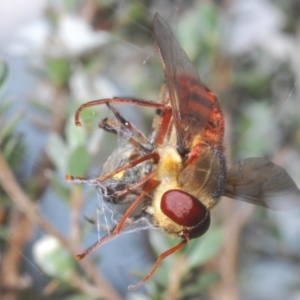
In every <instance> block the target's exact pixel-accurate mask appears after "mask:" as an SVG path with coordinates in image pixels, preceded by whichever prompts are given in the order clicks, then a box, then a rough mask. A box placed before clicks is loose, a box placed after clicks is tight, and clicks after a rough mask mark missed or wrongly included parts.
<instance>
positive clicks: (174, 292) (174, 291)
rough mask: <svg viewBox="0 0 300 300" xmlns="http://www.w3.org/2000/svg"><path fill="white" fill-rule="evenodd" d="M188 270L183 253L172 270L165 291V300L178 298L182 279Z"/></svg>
mask: <svg viewBox="0 0 300 300" xmlns="http://www.w3.org/2000/svg"><path fill="white" fill-rule="evenodd" d="M185 272H186V259H185V257H184V256H183V255H180V256H178V258H177V259H176V261H175V264H174V267H173V268H171V270H170V272H169V273H170V279H169V284H168V286H167V290H166V292H165V297H164V299H165V300H176V299H179V298H180V297H181V295H180V281H181V279H182V277H183V275H184V273H185Z"/></svg>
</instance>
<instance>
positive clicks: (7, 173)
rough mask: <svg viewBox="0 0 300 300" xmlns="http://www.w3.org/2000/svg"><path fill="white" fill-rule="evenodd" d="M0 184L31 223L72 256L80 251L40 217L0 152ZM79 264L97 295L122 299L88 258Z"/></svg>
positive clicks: (113, 299) (104, 297) (115, 299)
mask: <svg viewBox="0 0 300 300" xmlns="http://www.w3.org/2000/svg"><path fill="white" fill-rule="evenodd" d="M0 184H1V185H2V187H3V189H4V190H5V192H6V193H7V194H8V195H9V196H10V198H11V200H12V201H13V202H14V203H15V204H16V206H17V207H19V209H20V210H22V211H23V212H24V214H25V215H26V216H27V217H28V219H29V220H30V221H31V222H32V223H33V224H37V225H38V226H39V227H41V228H42V229H43V230H44V231H46V232H47V233H49V234H51V235H53V236H54V237H56V238H57V239H58V240H59V241H60V242H61V243H62V244H63V245H64V246H65V247H66V248H67V249H68V250H69V251H70V252H71V253H72V254H73V255H74V256H76V255H77V254H78V253H80V252H81V249H79V247H77V246H75V245H73V244H71V243H70V242H69V241H68V240H67V239H66V238H65V237H64V236H63V235H62V234H61V233H60V232H59V231H58V230H57V229H56V228H55V227H53V226H52V225H51V224H50V223H48V222H47V221H46V220H45V219H44V218H43V217H42V215H41V214H40V212H39V210H38V207H37V206H36V205H35V204H34V203H33V202H32V201H30V199H29V198H28V196H27V195H26V193H25V192H24V191H23V190H22V189H21V187H20V186H19V184H18V183H17V181H16V179H15V177H14V175H13V173H12V171H11V170H10V168H9V166H8V165H7V163H6V161H5V158H4V157H3V155H2V153H1V152H0ZM80 265H81V267H82V268H83V269H84V271H85V272H86V274H87V275H88V276H89V277H90V278H91V279H92V280H93V282H94V283H95V285H96V287H97V289H98V292H99V297H101V298H103V299H108V300H110V299H111V300H121V299H122V298H121V296H120V295H119V294H118V293H117V292H116V291H115V290H114V289H113V288H112V287H111V285H110V284H109V283H108V282H107V281H106V280H105V279H104V278H103V277H102V276H101V275H100V274H99V273H98V272H97V270H96V269H95V267H94V265H93V264H91V263H90V262H89V261H88V260H83V261H82V262H81V264H80ZM82 280H84V279H82ZM87 285H88V283H87Z"/></svg>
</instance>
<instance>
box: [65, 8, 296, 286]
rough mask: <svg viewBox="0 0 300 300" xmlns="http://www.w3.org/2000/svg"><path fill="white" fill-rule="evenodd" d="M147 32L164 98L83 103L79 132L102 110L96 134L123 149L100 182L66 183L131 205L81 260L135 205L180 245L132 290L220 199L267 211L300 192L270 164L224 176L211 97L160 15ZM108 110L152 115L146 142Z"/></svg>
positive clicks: (250, 163) (256, 162)
mask: <svg viewBox="0 0 300 300" xmlns="http://www.w3.org/2000/svg"><path fill="white" fill-rule="evenodd" d="M153 27H154V37H155V42H156V47H157V52H158V55H159V58H160V61H161V65H162V68H163V71H164V76H165V89H164V91H165V93H164V97H162V99H161V100H160V102H155V101H147V100H143V99H135V98H123V97H114V98H110V99H101V100H95V101H91V102H88V103H86V104H83V105H82V106H81V107H80V108H79V109H78V110H77V112H76V115H75V122H76V125H77V126H81V123H80V121H79V115H80V112H81V111H82V110H83V109H85V108H87V107H91V106H96V105H102V104H106V105H107V106H108V108H109V109H110V110H111V112H112V113H113V115H114V116H115V118H114V119H113V120H112V119H109V118H106V119H104V120H103V121H102V122H101V123H100V127H101V128H103V129H104V130H106V131H108V132H112V133H114V134H117V135H119V136H120V137H122V138H125V139H126V140H127V141H128V143H127V145H126V146H125V148H119V149H117V150H116V151H115V152H114V153H113V154H112V155H111V156H110V157H109V158H108V160H107V162H106V163H105V164H104V166H103V171H102V174H101V176H100V177H98V178H96V179H92V180H89V179H85V178H79V177H75V176H71V175H67V177H66V178H67V180H73V181H76V180H77V181H81V182H85V181H88V182H89V183H91V182H92V183H93V184H94V185H95V186H96V187H97V188H98V189H99V190H101V189H105V193H103V194H105V195H104V200H105V201H108V202H114V203H130V206H129V208H128V209H127V211H126V212H125V213H124V215H123V216H122V218H121V219H120V220H119V222H118V224H117V226H116V227H115V228H114V230H113V231H112V232H111V233H110V234H109V235H108V236H106V237H105V238H104V239H102V240H100V241H98V242H97V243H96V244H94V245H93V246H92V247H90V248H89V249H87V250H86V251H85V252H84V253H82V254H79V255H78V256H77V258H78V259H79V260H81V259H83V258H84V257H85V256H86V255H88V254H89V253H91V252H92V251H94V250H95V249H96V248H98V247H99V246H100V245H102V244H104V243H105V242H107V241H109V240H110V239H112V238H113V237H115V236H117V235H119V234H120V233H121V231H122V229H123V228H124V227H126V226H127V225H128V219H130V216H131V215H132V213H133V211H134V210H135V209H136V207H137V206H138V205H139V204H140V203H141V202H142V203H143V208H142V210H141V213H140V215H139V216H137V217H135V220H137V219H142V218H144V219H147V220H148V221H149V223H150V224H152V225H153V226H154V227H158V228H160V229H161V230H162V231H163V232H165V233H166V234H168V235H169V236H172V237H179V238H180V239H181V241H180V242H179V244H178V245H176V246H174V247H173V248H171V249H169V250H167V251H166V252H164V253H162V254H161V255H160V256H159V257H158V259H157V261H156V263H155V265H154V266H153V268H152V269H151V271H150V272H149V273H148V275H147V276H146V277H145V278H144V279H143V280H141V281H140V282H139V283H138V284H137V285H134V286H129V289H131V290H133V289H136V288H138V287H139V286H141V285H142V284H143V283H144V282H145V281H146V280H148V279H149V278H150V277H151V276H152V275H153V273H154V272H155V270H156V269H157V268H158V266H159V265H160V263H161V261H162V260H163V259H164V258H166V257H167V256H169V255H171V254H172V253H174V252H175V251H177V250H179V249H181V248H182V247H183V246H184V245H185V244H186V243H188V241H189V240H190V239H193V238H197V237H199V236H201V235H203V234H204V233H205V232H206V231H207V230H208V228H209V225H210V209H211V208H212V207H213V206H214V205H215V204H216V203H217V202H218V200H219V199H220V197H221V196H222V195H225V196H228V197H231V198H235V199H240V200H243V201H247V202H250V203H253V204H258V205H262V206H265V207H270V208H278V207H279V208H280V206H281V205H280V204H281V203H282V201H284V202H285V203H288V204H289V205H290V206H291V207H294V206H297V205H298V204H299V199H300V191H299V189H298V188H297V186H296V185H295V183H294V182H293V180H292V179H291V178H290V176H289V175H288V174H287V173H286V172H285V170H284V169H282V168H281V167H279V166H277V165H275V164H273V163H272V162H271V161H269V160H268V159H265V158H248V159H246V160H244V161H242V162H240V163H239V164H236V165H234V166H233V167H232V168H230V169H229V170H228V171H227V169H226V162H225V155H224V144H223V137H224V119H223V114H222V110H221V107H220V104H219V102H218V100H217V97H216V96H215V95H214V93H213V92H212V91H211V90H209V89H208V88H207V87H206V86H205V85H204V84H203V83H202V82H201V80H200V78H199V75H198V73H197V71H196V69H195V67H194V66H193V64H192V63H191V61H190V60H189V58H188V56H187V55H186V53H185V52H184V50H183V49H182V48H181V46H180V45H179V43H178V42H177V40H176V39H175V37H174V35H173V34H172V32H171V30H170V28H169V27H168V25H167V24H166V23H165V22H164V21H163V19H162V18H161V17H160V15H159V14H158V13H157V14H156V15H155V17H154V23H153ZM112 104H130V105H138V106H145V107H152V108H155V109H156V112H157V115H156V117H155V119H154V125H153V127H154V133H153V134H152V135H151V137H150V138H147V137H145V136H144V134H143V133H142V132H140V131H139V130H138V129H137V128H136V127H134V126H133V124H131V123H130V122H129V121H127V120H125V119H124V118H123V117H122V116H121V114H120V113H119V112H118V111H117V110H116V109H115V108H114V107H113V106H112Z"/></svg>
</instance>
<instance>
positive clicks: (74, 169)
mask: <svg viewBox="0 0 300 300" xmlns="http://www.w3.org/2000/svg"><path fill="white" fill-rule="evenodd" d="M90 163H91V158H90V155H89V153H88V152H87V150H86V149H85V147H83V146H81V147H78V148H77V149H75V150H74V151H73V152H72V154H71V155H70V157H69V161H68V173H70V174H72V175H75V176H84V175H85V174H86V172H87V170H88V168H89V166H90Z"/></svg>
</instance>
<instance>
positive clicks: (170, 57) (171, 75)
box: [153, 13, 214, 150]
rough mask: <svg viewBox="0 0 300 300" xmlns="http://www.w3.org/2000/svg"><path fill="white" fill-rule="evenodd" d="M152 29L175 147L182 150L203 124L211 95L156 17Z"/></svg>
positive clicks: (169, 33) (208, 109) (201, 128)
mask: <svg viewBox="0 0 300 300" xmlns="http://www.w3.org/2000/svg"><path fill="white" fill-rule="evenodd" d="M153 26H154V36H155V41H156V45H157V51H158V53H159V57H160V60H161V64H162V67H163V70H164V76H165V81H166V85H167V89H168V92H169V97H170V101H171V106H172V111H173V119H174V124H175V128H176V133H177V147H178V148H179V149H185V150H186V149H189V146H190V143H191V142H192V141H193V138H194V137H195V135H198V134H199V133H200V132H201V130H203V129H204V127H205V125H206V124H207V121H208V118H209V115H210V112H211V110H212V108H213V101H212V100H214V99H211V98H212V95H213V94H212V93H211V92H210V91H209V90H208V88H207V87H206V86H205V85H204V84H203V83H202V82H201V80H200V78H199V75H198V73H197V71H196V69H195V67H194V66H193V64H192V62H191V61H190V59H189V58H188V56H187V55H186V53H185V52H184V50H183V49H182V48H181V46H180V45H179V43H178V42H177V40H176V38H175V37H174V35H173V33H172V32H171V30H170V28H169V26H168V25H167V24H166V23H165V22H164V21H163V19H162V18H161V16H160V15H159V14H158V13H156V14H155V17H154V24H153Z"/></svg>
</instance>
